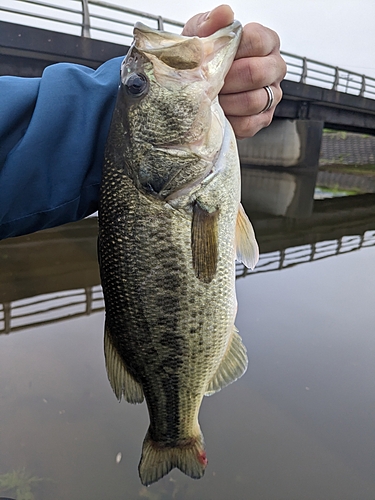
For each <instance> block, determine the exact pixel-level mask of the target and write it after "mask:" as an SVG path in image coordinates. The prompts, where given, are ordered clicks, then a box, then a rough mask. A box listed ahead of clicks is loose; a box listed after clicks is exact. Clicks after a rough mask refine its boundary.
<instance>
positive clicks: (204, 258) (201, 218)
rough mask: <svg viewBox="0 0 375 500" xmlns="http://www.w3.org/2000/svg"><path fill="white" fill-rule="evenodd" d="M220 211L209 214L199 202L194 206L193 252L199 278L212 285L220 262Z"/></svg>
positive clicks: (192, 227) (194, 265)
mask: <svg viewBox="0 0 375 500" xmlns="http://www.w3.org/2000/svg"><path fill="white" fill-rule="evenodd" d="M218 217H219V210H215V211H214V212H209V211H208V210H206V209H205V208H203V207H202V206H201V205H200V204H199V202H198V201H196V202H195V204H194V206H193V221H192V225H191V250H192V257H193V267H194V270H195V274H196V276H197V278H199V279H200V280H202V281H204V282H205V283H210V281H212V279H213V277H214V276H215V274H216V267H217V260H218V224H217V222H218Z"/></svg>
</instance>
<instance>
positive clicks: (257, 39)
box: [236, 23, 280, 59]
mask: <svg viewBox="0 0 375 500" xmlns="http://www.w3.org/2000/svg"><path fill="white" fill-rule="evenodd" d="M279 48H280V38H279V36H278V34H277V33H276V32H275V31H273V30H271V29H269V28H266V27H265V26H262V25H261V24H258V23H249V24H246V26H244V28H243V33H242V38H241V43H240V46H239V48H238V51H237V54H236V59H241V58H242V57H262V56H267V55H268V54H271V53H273V52H278V50H279Z"/></svg>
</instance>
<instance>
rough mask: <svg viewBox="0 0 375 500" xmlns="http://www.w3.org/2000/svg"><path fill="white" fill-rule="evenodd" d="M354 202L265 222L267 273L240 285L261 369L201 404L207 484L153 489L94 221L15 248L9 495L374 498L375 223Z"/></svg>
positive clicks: (255, 365) (5, 414) (6, 303)
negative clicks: (118, 359) (110, 320)
mask: <svg viewBox="0 0 375 500" xmlns="http://www.w3.org/2000/svg"><path fill="white" fill-rule="evenodd" d="M349 198H350V199H351V200H354V201H352V202H350V203H353V205H352V206H351V205H348V206H344V205H342V204H340V201H337V200H326V201H325V202H324V201H323V202H322V204H321V205H319V204H318V205H317V204H315V206H314V213H313V215H312V216H311V217H310V218H305V219H301V220H299V221H298V220H295V221H290V220H286V219H284V218H282V217H273V216H262V217H258V218H255V220H254V223H255V227H256V229H257V233H258V235H259V241H260V247H261V251H262V259H261V263H260V264H262V262H263V265H260V267H259V269H258V271H257V272H256V273H251V274H248V275H246V276H244V277H239V278H238V280H237V293H238V302H239V311H238V317H237V322H236V323H237V327H238V328H239V330H240V333H241V335H242V337H243V340H244V343H245V345H246V346H247V348H248V351H249V357H250V364H249V369H248V371H247V373H246V374H245V376H244V377H243V378H242V379H240V380H239V381H237V382H236V383H235V384H233V385H231V386H229V387H227V388H225V389H224V390H223V391H221V392H219V393H217V394H216V395H214V396H212V397H210V398H205V399H204V401H203V404H202V409H201V414H200V422H201V426H202V430H203V433H204V436H205V440H206V448H207V455H208V460H209V464H208V468H207V470H206V474H205V476H204V478H202V479H201V480H199V481H194V480H192V479H190V478H188V477H186V476H184V475H183V474H182V473H180V472H179V471H177V470H174V471H173V472H172V473H171V474H169V475H168V476H166V477H165V478H163V479H162V480H161V481H159V482H158V483H157V484H155V485H152V486H151V487H149V488H145V487H143V486H142V485H141V484H140V482H139V479H138V474H137V466H138V461H139V458H140V452H141V445H142V441H143V438H144V435H145V433H146V429H147V427H148V415H147V410H146V407H145V405H144V404H143V405H139V406H132V405H129V404H127V403H125V402H122V403H120V404H119V403H118V402H117V400H116V398H115V396H114V395H113V393H112V390H111V388H110V386H109V383H108V381H107V376H106V373H105V367H104V356H103V347H102V339H103V320H104V312H103V309H102V306H103V304H102V299H101V294H100V288H98V286H97V285H98V283H99V281H98V273H97V266H96V260H95V259H96V257H95V245H96V243H95V221H94V220H93V219H91V220H88V221H83V222H82V223H79V224H77V225H74V226H72V227H69V226H68V227H64V228H59V229H56V230H54V231H51V232H47V233H41V234H40V235H34V236H30V237H26V238H23V239H20V240H8V241H4V242H2V243H1V245H0V256H1V258H0V276H1V280H0V281H1V285H0V299H1V300H0V302H1V303H2V304H3V306H2V309H0V332H4V331H9V334H5V333H4V334H3V335H0V380H1V384H0V443H1V446H0V497H1V496H8V497H11V498H17V500H26V499H29V500H30V499H31V500H32V499H33V498H34V499H35V500H51V499H54V500H67V499H69V500H104V499H111V500H124V499H138V498H139V499H142V498H149V499H151V500H162V499H175V498H176V499H181V500H185V499H186V500H190V499H197V498H204V499H205V500H210V499H212V500H214V499H215V500H227V499H229V498H230V499H232V500H248V499H249V500H284V499H285V500H294V499H295V500H310V499H311V500H316V499H325V500H346V499H347V500H353V499H361V500H367V499H368V500H373V499H374V498H375V439H374V438H375V431H374V421H375V362H374V359H375V335H374V330H375V327H374V325H375V310H374V293H375V273H374V272H373V269H374V262H375V215H374V209H373V206H374V205H372V209H371V203H368V202H369V201H370V202H371V199H369V200H368V202H367V204H366V203H365V204H364V203H363V202H362V201H361V198H358V197H349ZM349 198H348V199H349ZM362 199H363V198H362ZM316 203H317V202H316ZM338 204H340V205H338ZM364 205H366V206H365V208H363V206H364ZM338 207H340V210H339V209H338ZM340 211H342V213H343V214H344V215H343V216H342V217H341V219H342V220H341V222H340V220H339V219H340V215H338V212H340ZM355 212H358V214H359V215H358V216H356V217H355V216H354V213H355ZM348 214H350V215H351V217H352V218H350V217H349V216H348ZM323 221H325V223H324V224H323ZM329 221H331V222H329ZM278 269H279V270H278ZM243 274H244V272H243V269H242V268H241V266H238V268H237V275H238V276H240V275H243ZM92 292H93V293H92ZM33 297H34V298H33ZM71 315H75V316H73V317H71ZM47 321H50V322H49V323H48V322H47ZM32 325H35V326H32ZM13 471H15V472H14V473H13V475H12V481H13V488H9V486H10V483H11V480H10V475H11V474H10V473H12V472H13ZM37 479H39V480H37ZM16 487H17V488H18V493H17V492H16V490H17V488H16ZM7 488H8V489H7ZM16 494H17V496H16ZM30 494H31V496H30ZM27 495H29V496H27Z"/></svg>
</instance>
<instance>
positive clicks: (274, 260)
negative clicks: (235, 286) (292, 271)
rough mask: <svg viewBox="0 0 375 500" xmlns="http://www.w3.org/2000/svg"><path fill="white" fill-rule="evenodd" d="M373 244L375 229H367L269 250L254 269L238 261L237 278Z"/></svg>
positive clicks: (292, 265)
mask: <svg viewBox="0 0 375 500" xmlns="http://www.w3.org/2000/svg"><path fill="white" fill-rule="evenodd" d="M372 246H375V230H373V231H366V232H365V233H363V234H360V235H357V236H342V237H341V238H339V239H332V240H328V241H319V242H317V243H309V244H306V245H301V246H297V247H291V248H287V249H285V250H284V249H283V250H277V251H276V252H267V253H263V254H261V255H260V258H259V262H258V264H257V266H256V268H255V269H254V271H250V270H249V269H247V268H246V267H245V266H244V265H243V264H239V263H237V264H236V278H237V279H238V278H244V277H245V276H248V275H251V274H257V273H266V272H270V271H280V270H281V269H288V268H290V267H294V266H297V265H298V264H306V263H307V262H313V261H317V260H322V259H326V258H328V257H334V256H337V255H342V254H345V253H349V252H354V251H355V250H360V249H361V248H367V247H372Z"/></svg>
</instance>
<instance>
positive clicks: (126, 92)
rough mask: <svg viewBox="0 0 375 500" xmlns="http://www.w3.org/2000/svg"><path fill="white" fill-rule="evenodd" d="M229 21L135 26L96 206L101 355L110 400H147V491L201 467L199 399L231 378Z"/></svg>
mask: <svg viewBox="0 0 375 500" xmlns="http://www.w3.org/2000/svg"><path fill="white" fill-rule="evenodd" d="M241 33H242V26H241V24H240V23H239V22H238V21H235V22H234V23H233V24H231V25H230V26H227V27H225V28H223V29H220V30H219V31H217V32H216V33H214V34H213V35H211V36H208V37H205V38H199V37H196V36H194V37H187V36H182V35H177V34H174V33H168V32H165V31H158V30H154V29H152V28H149V27H147V26H145V25H144V24H142V23H136V24H135V26H134V40H133V43H132V45H131V47H130V49H129V52H128V53H127V55H126V57H125V59H124V61H123V63H122V66H121V82H120V86H119V89H118V96H117V101H116V105H115V109H114V112H113V118H112V123H111V126H110V131H109V135H108V139H107V144H106V150H105V158H104V165H103V174H102V183H101V190H100V201H99V215H98V216H99V231H98V257H99V268H100V275H101V281H102V287H103V294H104V299H105V309H106V316H105V333H104V353H105V362H106V369H107V374H108V378H109V381H110V384H111V386H112V389H113V391H114V393H115V395H116V396H117V398H118V399H119V400H121V398H122V397H123V398H124V399H125V400H126V401H128V402H129V403H133V404H137V403H141V402H142V401H143V400H146V404H147V408H148V413H149V419H150V424H149V428H148V431H147V434H146V437H145V438H144V442H143V447H142V454H141V459H140V463H139V467H138V471H139V476H140V480H141V482H142V484H144V485H150V484H152V483H154V482H156V481H158V480H159V479H160V478H162V477H163V476H165V475H166V474H167V473H169V472H170V471H171V470H172V469H173V468H178V469H180V470H181V471H182V472H183V473H185V474H186V475H188V476H190V477H191V478H194V479H199V478H201V477H202V476H203V474H204V472H205V469H206V466H207V456H206V451H205V445H204V439H203V435H202V432H201V429H200V425H199V422H198V414H199V410H200V406H201V403H202V400H203V397H204V395H211V394H214V393H215V392H217V391H219V390H220V389H222V388H223V387H225V386H227V385H228V384H230V383H231V382H234V381H235V380H236V379H238V378H239V377H241V376H242V375H243V373H244V372H245V370H246V368H247V363H248V360H247V353H246V348H245V346H244V344H243V342H242V340H241V338H240V336H239V334H238V331H237V330H236V327H235V326H234V320H235V316H236V310H237V301H236V294H235V260H236V257H237V260H240V261H241V262H243V263H244V264H245V265H246V266H247V267H250V268H253V267H254V266H255V264H256V262H257V260H258V256H259V250H258V245H257V242H256V238H255V234H254V231H253V228H252V226H251V223H250V221H249V219H248V217H247V215H246V214H245V212H244V209H243V208H242V205H241V203H240V188H241V186H240V164H239V158H238V152H237V145H236V139H235V135H234V133H233V130H232V128H231V126H230V124H229V122H228V120H227V119H226V117H225V115H224V113H223V110H222V108H221V106H220V104H219V101H218V93H219V91H220V89H221V88H222V86H223V83H224V78H225V76H226V74H227V72H228V70H229V68H230V66H231V64H232V62H233V60H234V57H235V54H236V51H237V48H238V45H239V42H240V38H241Z"/></svg>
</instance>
